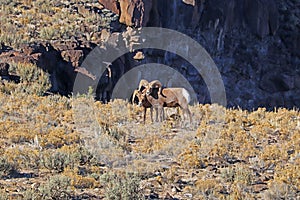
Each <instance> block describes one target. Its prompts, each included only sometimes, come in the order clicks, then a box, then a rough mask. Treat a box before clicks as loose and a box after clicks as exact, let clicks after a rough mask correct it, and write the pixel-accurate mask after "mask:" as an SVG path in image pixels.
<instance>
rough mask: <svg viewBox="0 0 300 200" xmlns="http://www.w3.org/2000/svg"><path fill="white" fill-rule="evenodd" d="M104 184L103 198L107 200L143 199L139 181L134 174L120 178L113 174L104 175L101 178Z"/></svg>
mask: <svg viewBox="0 0 300 200" xmlns="http://www.w3.org/2000/svg"><path fill="white" fill-rule="evenodd" d="M101 179H102V181H103V182H104V183H105V186H104V188H105V196H106V198H107V199H112V200H113V199H115V200H119V199H124V200H131V199H144V196H143V193H142V191H141V189H140V181H141V179H140V178H139V177H138V176H137V175H136V174H129V173H127V174H126V175H125V176H120V175H117V174H114V173H109V174H104V175H102V177H101Z"/></svg>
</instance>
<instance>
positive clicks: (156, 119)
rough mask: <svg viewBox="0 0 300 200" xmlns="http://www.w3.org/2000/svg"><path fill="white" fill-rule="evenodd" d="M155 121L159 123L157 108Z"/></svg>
mask: <svg viewBox="0 0 300 200" xmlns="http://www.w3.org/2000/svg"><path fill="white" fill-rule="evenodd" d="M155 114H156V115H155V121H156V122H158V108H157V107H155Z"/></svg>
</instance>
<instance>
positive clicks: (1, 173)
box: [0, 157, 18, 177]
mask: <svg viewBox="0 0 300 200" xmlns="http://www.w3.org/2000/svg"><path fill="white" fill-rule="evenodd" d="M17 168H18V167H17V164H15V163H13V162H10V161H8V158H6V157H0V177H11V176H13V174H14V173H16V172H17V171H18V170H17Z"/></svg>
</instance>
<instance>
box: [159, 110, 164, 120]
mask: <svg viewBox="0 0 300 200" xmlns="http://www.w3.org/2000/svg"><path fill="white" fill-rule="evenodd" d="M163 114H164V108H163V107H160V108H159V119H160V122H162V121H163Z"/></svg>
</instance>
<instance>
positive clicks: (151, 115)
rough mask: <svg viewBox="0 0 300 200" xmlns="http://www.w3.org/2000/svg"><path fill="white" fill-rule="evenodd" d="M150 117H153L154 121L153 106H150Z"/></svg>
mask: <svg viewBox="0 0 300 200" xmlns="http://www.w3.org/2000/svg"><path fill="white" fill-rule="evenodd" d="M150 117H151V122H152V123H153V108H152V107H150Z"/></svg>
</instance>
